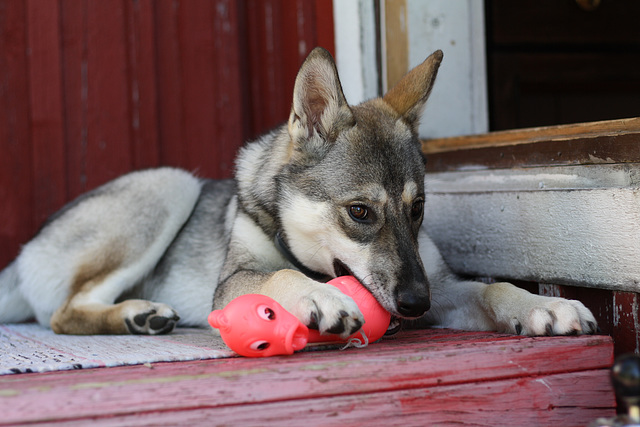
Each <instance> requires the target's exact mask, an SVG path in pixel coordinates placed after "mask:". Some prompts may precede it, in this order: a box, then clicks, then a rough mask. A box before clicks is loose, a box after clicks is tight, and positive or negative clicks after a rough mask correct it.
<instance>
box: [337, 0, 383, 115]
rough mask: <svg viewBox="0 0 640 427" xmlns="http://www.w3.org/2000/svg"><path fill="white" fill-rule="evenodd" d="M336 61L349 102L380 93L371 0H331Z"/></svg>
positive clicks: (366, 98) (355, 101) (372, 96)
mask: <svg viewBox="0 0 640 427" xmlns="http://www.w3.org/2000/svg"><path fill="white" fill-rule="evenodd" d="M333 22H334V29H335V30H334V31H335V43H336V64H337V66H338V74H339V75H340V82H341V83H342V89H343V91H344V95H345V97H346V98H347V102H348V103H349V104H352V105H355V104H359V103H361V102H363V101H366V100H368V99H372V98H376V97H378V96H380V94H379V93H378V71H377V70H378V67H377V63H376V61H377V59H376V34H375V31H376V25H375V12H374V8H373V2H372V1H370V0H334V1H333Z"/></svg>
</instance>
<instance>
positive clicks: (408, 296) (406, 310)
mask: <svg viewBox="0 0 640 427" xmlns="http://www.w3.org/2000/svg"><path fill="white" fill-rule="evenodd" d="M396 306H397V307H398V312H399V313H400V314H401V315H402V316H404V317H420V316H422V315H423V314H425V313H426V312H427V311H428V310H429V308H430V307H431V302H430V301H429V297H428V296H423V295H418V294H416V293H415V292H398V297H397V298H396Z"/></svg>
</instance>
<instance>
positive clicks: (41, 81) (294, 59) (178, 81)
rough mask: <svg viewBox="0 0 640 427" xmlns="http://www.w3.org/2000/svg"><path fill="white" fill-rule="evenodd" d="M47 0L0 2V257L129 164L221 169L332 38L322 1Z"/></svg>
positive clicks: (202, 171) (286, 104)
mask: <svg viewBox="0 0 640 427" xmlns="http://www.w3.org/2000/svg"><path fill="white" fill-rule="evenodd" d="M45 3H46V4H44V3H43V2H41V1H37V0H29V1H25V2H15V1H4V0H0V51H1V52H2V54H0V215H1V217H2V223H1V224H0V268H2V267H4V266H5V265H7V263H8V262H9V261H10V260H11V259H13V258H14V257H15V255H16V254H17V253H18V250H19V247H20V245H21V244H24V243H26V241H27V240H28V239H29V238H30V237H31V236H33V235H34V234H35V232H36V231H37V230H38V227H39V226H40V225H41V224H42V222H43V221H44V219H46V218H47V217H49V216H50V215H51V214H53V213H54V212H55V211H56V210H58V209H59V208H60V207H61V206H62V205H64V204H65V203H67V202H69V201H70V200H72V199H74V198H75V197H77V196H79V195H80V194H82V193H84V192H86V191H89V190H91V189H93V188H95V187H97V186H99V185H101V184H103V183H104V182H106V181H107V180H109V179H112V178H114V177H116V176H118V175H121V174H123V173H126V172H128V171H130V170H137V169H144V168H148V167H154V166H160V165H167V166H178V167H183V168H186V169H188V170H192V171H196V172H197V173H198V174H199V175H201V176H206V177H211V178H228V177H230V176H231V175H232V172H233V168H234V158H235V154H236V151H237V149H238V148H239V147H240V146H241V145H242V144H243V143H244V142H245V141H246V140H247V139H249V138H250V137H254V136H257V135H259V134H261V133H263V132H265V131H267V130H269V129H270V128H272V127H273V126H275V125H277V124H279V123H281V122H283V121H284V120H286V119H287V116H288V114H289V109H290V105H291V91H292V88H293V82H294V79H295V75H296V72H297V70H298V66H299V65H300V63H301V62H302V60H303V59H304V56H305V55H306V54H307V52H309V51H310V50H311V49H312V48H313V47H315V46H316V45H317V44H323V45H325V47H327V48H328V49H329V50H330V51H333V50H334V43H333V7H332V2H331V0H313V1H302V0H270V1H269V2H264V3H263V2H256V3H255V4H253V3H251V2H244V1H241V0H193V1H188V2H173V1H159V2H155V1H151V0H139V1H125V0H113V1H109V2H100V1H98V2H95V1H88V0H52V1H49V2H45ZM267 7H269V8H270V9H269V10H268V11H266V8H267ZM262 11H264V13H263V12H262ZM267 12H268V13H267ZM261 14H262V15H261ZM267 15H268V16H267ZM256 16H257V18H256V19H254V17H256Z"/></svg>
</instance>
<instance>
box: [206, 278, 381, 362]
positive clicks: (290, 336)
mask: <svg viewBox="0 0 640 427" xmlns="http://www.w3.org/2000/svg"><path fill="white" fill-rule="evenodd" d="M328 283H329V284H332V285H333V286H336V287H337V288H338V289H340V290H341V291H342V292H343V293H345V294H346V295H349V296H350V297H351V298H353V299H354V301H355V302H356V304H358V308H360V311H361V312H362V315H363V316H364V320H365V323H364V325H363V326H362V328H361V329H360V330H359V331H358V332H356V333H355V334H353V335H351V336H350V337H348V338H346V339H344V338H340V336H339V335H320V333H319V332H318V331H316V330H309V329H308V328H307V327H306V326H305V325H303V324H302V323H301V322H300V321H299V320H298V319H297V318H296V317H295V316H294V315H293V314H291V313H289V312H288V311H286V310H285V309H284V308H283V307H282V306H281V305H280V304H278V303H277V302H276V301H275V300H273V299H272V298H269V297H267V296H265V295H257V294H249V295H243V296H240V297H238V298H235V299H234V300H233V301H231V302H230V303H229V304H227V306H226V307H225V308H224V309H222V310H214V311H213V312H211V314H210V315H209V318H208V320H209V324H210V325H211V326H213V327H214V328H217V329H219V330H220V335H221V336H222V340H223V341H224V342H225V344H227V346H229V348H230V349H232V350H233V351H235V352H236V353H238V354H239V355H241V356H246V357H267V356H275V355H279V354H293V352H294V351H297V350H301V349H303V348H304V347H305V346H306V345H307V343H325V342H348V341H349V340H352V339H357V340H359V341H360V342H364V343H367V342H373V341H376V340H378V339H380V338H381V337H382V336H383V335H384V333H385V332H386V330H387V328H388V327H389V321H390V320H391V315H390V314H389V313H388V312H387V311H386V310H385V309H384V308H382V306H381V305H380V304H379V303H378V301H376V299H375V298H374V297H373V295H371V294H370V293H369V291H367V290H366V289H365V288H364V287H363V286H362V285H361V284H360V283H359V282H358V281H357V280H356V279H355V278H354V277H352V276H342V277H338V278H335V279H333V280H331V281H330V282H328ZM363 333H364V334H365V335H366V338H365V337H364V336H363V335H362V334H363Z"/></svg>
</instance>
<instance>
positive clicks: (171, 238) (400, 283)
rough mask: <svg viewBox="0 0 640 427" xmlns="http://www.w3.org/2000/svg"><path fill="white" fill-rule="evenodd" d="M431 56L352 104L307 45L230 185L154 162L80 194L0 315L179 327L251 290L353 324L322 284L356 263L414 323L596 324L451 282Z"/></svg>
mask: <svg viewBox="0 0 640 427" xmlns="http://www.w3.org/2000/svg"><path fill="white" fill-rule="evenodd" d="M441 59H442V53H441V52H436V53H434V54H433V55H431V56H430V57H429V58H427V60H425V62H424V63H423V64H421V65H420V66H418V67H416V68H415V69H414V70H412V71H411V72H410V73H409V74H408V75H407V76H406V77H405V78H404V79H403V80H402V81H401V82H400V83H399V84H398V85H397V86H396V87H394V88H393V89H392V90H391V91H389V93H387V94H386V95H385V97H384V98H381V99H375V100H372V101H368V102H366V103H363V104H361V105H359V106H355V107H350V106H348V105H347V103H346V100H345V99H344V95H343V94H342V89H341V87H340V82H339V80H338V75H337V72H336V69H335V65H334V63H333V60H332V58H331V56H330V55H329V54H328V53H327V52H326V51H324V50H322V49H316V50H314V51H313V52H312V53H311V54H310V55H309V57H308V58H307V60H306V61H305V63H304V64H303V65H302V67H301V69H300V72H299V74H298V77H297V79H296V85H295V89H294V100H293V106H292V112H291V116H290V119H289V122H288V124H286V125H283V126H282V127H280V128H277V129H275V130H274V131H272V132H270V133H269V134H267V135H265V136H263V137H262V138H261V139H259V140H258V141H255V142H253V143H250V144H248V145H247V146H246V147H244V148H243V149H242V150H241V152H240V154H239V157H238V161H237V173H236V179H235V180H234V181H231V180H229V181H209V180H202V179H198V178H196V177H194V176H193V175H191V174H189V173H187V172H185V171H181V170H178V169H171V168H161V169H155V170H147V171H141V172H134V173H131V174H128V175H125V176H123V177H120V178H119V179H116V180H114V181H112V182H110V183H107V184H105V185H104V186H102V187H100V188H98V189H96V190H94V191H93V192H90V193H88V194H86V195H84V196H82V197H80V198H79V199H77V200H76V201H74V202H72V203H71V204H70V205H68V206H66V207H65V208H63V209H62V210H61V211H60V212H58V213H57V214H56V215H54V216H53V217H52V218H51V219H50V221H49V222H48V223H47V224H46V225H45V226H44V227H43V228H42V229H41V231H40V232H39V233H38V234H37V235H36V237H35V238H34V239H33V240H32V241H31V242H29V243H28V244H26V245H25V246H24V248H23V250H22V252H21V254H20V256H19V257H18V258H17V259H16V260H15V261H14V262H13V263H12V264H11V265H9V267H7V268H6V269H5V270H4V271H2V272H1V273H0V322H17V321H23V320H26V319H28V318H30V317H33V316H35V317H36V318H37V320H38V321H39V322H40V323H41V324H43V325H50V326H51V327H52V329H53V330H54V331H55V332H58V333H68V334H120V333H145V334H156V333H165V332H169V331H171V330H172V329H173V327H174V326H175V324H176V323H177V322H178V313H179V315H180V320H179V323H180V324H184V325H193V326H206V319H207V315H208V313H209V312H210V311H211V309H212V307H213V308H221V307H223V306H224V305H226V303H228V302H229V301H230V300H231V299H233V298H235V297H237V296H239V295H242V294H246V293H261V294H265V295H269V296H271V297H273V298H274V299H276V300H277V301H278V302H280V304H282V305H283V306H284V307H285V308H286V309H287V310H289V311H290V312H292V313H293V314H294V315H296V316H297V317H298V318H299V319H300V320H301V321H302V322H303V323H305V324H306V325H309V326H310V327H313V328H317V329H319V330H320V331H321V332H323V333H338V334H342V335H349V334H351V333H353V332H355V331H356V330H357V329H359V327H360V326H361V325H362V322H363V318H362V314H361V313H360V311H359V309H358V307H357V305H356V304H355V303H354V302H353V300H351V298H349V297H347V296H345V295H343V294H342V293H340V292H339V291H337V290H336V289H335V288H333V287H332V286H329V285H326V284H325V283H323V282H324V281H325V280H326V279H329V278H331V277H335V276H338V275H343V274H352V275H354V276H356V278H358V279H359V280H360V281H361V282H362V283H363V284H364V286H366V287H367V288H368V289H369V290H370V291H371V293H372V294H373V295H374V296H375V297H376V299H377V300H378V301H379V302H380V303H381V304H382V305H383V306H384V307H385V308H386V309H387V310H388V311H389V312H390V313H391V314H392V315H393V316H394V317H397V318H405V319H419V320H418V321H417V323H418V324H420V325H421V326H424V325H432V326H440V327H454V328H461V329H469V330H499V331H505V332H512V333H522V334H530V335H540V334H547V333H554V334H567V333H574V332H578V333H593V332H594V331H595V329H596V322H595V320H594V318H593V316H592V314H591V313H590V312H589V310H587V309H586V308H585V307H584V306H583V305H582V304H581V303H579V302H577V301H569V300H564V299H560V298H548V297H542V296H537V295H532V294H529V293H527V292H525V291H523V290H520V289H518V288H516V287H514V286H513V285H510V284H507V283H496V284H492V285H485V284H482V283H477V282H469V281H461V280H460V279H458V278H457V277H456V276H455V275H453V274H452V273H451V272H450V271H449V270H448V268H447V267H446V264H445V263H444V261H443V260H442V258H441V257H440V255H439V253H438V250H437V248H436V247H435V245H434V244H433V243H432V242H431V240H430V239H429V238H428V236H427V235H426V233H425V232H424V231H423V230H421V223H422V220H423V205H424V197H425V194H424V160H423V158H422V155H421V152H420V143H419V140H418V137H417V127H418V119H419V117H420V112H421V111H422V108H423V106H424V103H425V102H426V100H427V98H428V96H429V93H430V91H431V88H432V86H433V82H434V80H435V76H436V73H437V70H438V67H439V64H440V61H441ZM423 261H424V265H423ZM425 270H426V272H425ZM311 277H313V278H311ZM212 301H213V304H212ZM430 305H432V306H433V307H432V308H431V310H430V311H427V310H429V308H430ZM425 312H426V314H425Z"/></svg>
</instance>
